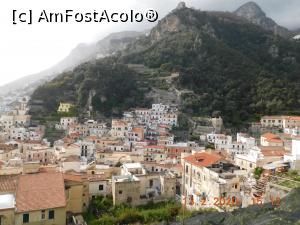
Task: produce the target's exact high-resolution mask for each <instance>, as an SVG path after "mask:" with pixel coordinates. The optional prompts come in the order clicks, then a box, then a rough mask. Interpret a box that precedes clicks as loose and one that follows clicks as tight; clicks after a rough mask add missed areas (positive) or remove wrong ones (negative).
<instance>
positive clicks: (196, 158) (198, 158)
mask: <svg viewBox="0 0 300 225" xmlns="http://www.w3.org/2000/svg"><path fill="white" fill-rule="evenodd" d="M221 159H223V157H222V156H220V155H217V154H210V153H207V152H201V153H196V154H194V155H190V156H187V157H185V158H184V160H185V161H186V162H188V163H190V164H192V165H194V166H198V167H206V166H210V165H212V164H214V163H217V162H218V161H220V160H221Z"/></svg>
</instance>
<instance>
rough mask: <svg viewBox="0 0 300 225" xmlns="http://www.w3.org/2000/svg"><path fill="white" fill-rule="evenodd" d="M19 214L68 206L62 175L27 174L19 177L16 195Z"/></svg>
mask: <svg viewBox="0 0 300 225" xmlns="http://www.w3.org/2000/svg"><path fill="white" fill-rule="evenodd" d="M16 206H17V212H29V211H36V210H42V209H53V208H60V207H65V206H66V196H65V187H64V179H63V175H62V174H61V173H53V172H52V173H38V174H26V175H22V176H20V177H19V182H18V187H17V193H16Z"/></svg>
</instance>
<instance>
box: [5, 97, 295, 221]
mask: <svg viewBox="0 0 300 225" xmlns="http://www.w3.org/2000/svg"><path fill="white" fill-rule="evenodd" d="M28 101H29V98H26V97H23V98H19V99H17V100H16V101H14V102H13V103H12V104H10V106H9V107H10V108H9V109H6V110H5V112H4V113H3V114H2V115H1V117H0V126H1V131H0V139H1V143H0V224H1V225H10V224H57V225H62V224H66V223H67V224H85V222H84V220H83V217H82V215H83V214H84V213H85V212H86V211H87V210H88V209H89V205H90V203H91V201H93V200H94V199H95V198H97V196H112V200H113V204H114V205H116V206H117V205H122V204H126V205H132V206H139V205H144V204H147V203H148V202H150V201H151V202H164V201H170V200H174V201H178V202H180V203H181V204H182V207H184V208H186V209H187V210H199V209H201V208H214V209H216V210H218V211H230V210H233V209H236V208H240V207H247V206H249V205H252V204H262V203H266V202H272V203H274V199H275V198H276V199H277V200H278V199H280V198H282V197H284V196H285V195H286V194H288V193H289V192H290V190H291V189H292V188H293V187H297V186H300V182H299V181H297V180H293V179H292V178H291V177H288V174H293V173H296V174H297V171H299V170H300V131H299V128H300V116H283V115H282V116H263V117H262V118H261V120H260V121H259V122H257V123H253V124H252V125H251V127H250V129H251V128H252V129H255V130H259V131H260V133H261V134H260V135H259V136H258V137H252V136H250V135H249V134H248V133H237V134H228V133H226V130H225V129H224V128H222V126H223V125H222V119H221V118H213V121H218V123H216V122H214V123H213V124H214V125H215V126H214V127H213V131H211V130H209V132H207V133H202V134H201V135H199V138H198V140H195V141H188V140H187V141H185V142H178V141H175V140H176V137H175V136H174V134H173V133H172V130H174V129H175V128H176V127H178V126H179V120H178V118H179V115H180V111H179V109H178V107H177V106H176V105H165V104H162V103H156V104H152V106H151V108H135V109H132V110H130V111H126V112H124V113H123V117H122V118H115V119H112V120H111V123H105V122H100V121H95V120H93V119H86V120H84V121H81V120H80V119H79V118H77V117H64V116H62V117H61V118H60V121H59V122H58V123H57V124H55V129H56V130H60V131H63V134H64V137H63V138H62V139H59V140H55V141H54V142H53V143H50V142H49V141H47V139H46V138H45V126H44V125H36V124H35V125H33V124H32V123H31V116H30V115H29V114H28V110H29V109H28ZM71 107H72V104H70V103H60V105H59V107H58V109H57V110H58V113H61V112H63V113H65V112H68V111H69V110H70V108H71ZM216 124H217V126H216ZM250 129H249V130H250ZM249 133H250V132H249ZM33 196H34V197H33ZM278 201H279V200H278ZM277 203H278V202H277ZM66 221H67V222H66ZM82 221H83V222H82Z"/></svg>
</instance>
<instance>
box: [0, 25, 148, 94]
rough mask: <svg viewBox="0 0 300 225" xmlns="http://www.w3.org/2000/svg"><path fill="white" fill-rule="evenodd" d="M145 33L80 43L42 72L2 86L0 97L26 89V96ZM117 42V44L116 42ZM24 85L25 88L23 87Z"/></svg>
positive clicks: (120, 34)
mask: <svg viewBox="0 0 300 225" xmlns="http://www.w3.org/2000/svg"><path fill="white" fill-rule="evenodd" d="M144 34H145V32H138V31H121V32H114V33H111V34H109V35H107V36H106V37H104V38H102V39H100V40H98V41H96V42H94V43H90V44H86V43H80V44H78V45H77V46H76V47H75V48H74V49H72V50H71V51H70V53H69V54H68V55H67V56H66V57H65V58H64V59H62V60H61V61H59V62H58V63H56V64H55V65H53V66H52V67H50V68H49V69H46V70H43V71H41V72H39V73H36V74H32V75H27V76H24V77H22V78H20V79H17V80H15V81H12V82H10V83H8V84H5V85H2V86H1V89H0V95H6V94H8V93H9V92H13V91H17V90H22V89H28V94H31V92H32V91H33V90H34V89H35V88H37V87H38V86H39V85H41V84H43V83H45V82H46V81H49V80H51V79H53V78H55V77H56V76H57V75H58V74H60V73H63V72H66V71H68V70H72V69H73V68H74V67H76V66H78V65H80V64H81V63H84V62H87V61H90V60H94V59H97V58H101V57H105V56H108V55H110V54H113V53H114V52H116V51H118V50H121V49H123V48H124V46H123V42H122V41H123V39H125V40H124V42H125V43H127V42H128V41H129V40H130V39H134V38H137V37H139V36H142V35H144ZM116 40H118V43H117V42H116ZM24 85H25V86H24Z"/></svg>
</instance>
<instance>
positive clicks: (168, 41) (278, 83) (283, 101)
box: [123, 8, 300, 126]
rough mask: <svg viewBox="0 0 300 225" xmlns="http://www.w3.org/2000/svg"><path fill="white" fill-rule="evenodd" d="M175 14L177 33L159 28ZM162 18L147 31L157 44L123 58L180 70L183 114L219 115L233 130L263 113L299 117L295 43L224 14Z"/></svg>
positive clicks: (299, 52) (186, 12)
mask: <svg viewBox="0 0 300 225" xmlns="http://www.w3.org/2000/svg"><path fill="white" fill-rule="evenodd" d="M174 15H175V16H176V18H178V20H179V21H180V23H179V25H177V30H178V31H176V32H169V31H168V30H167V29H166V28H164V26H165V24H166V23H167V22H168V23H170V24H172V22H170V21H172V20H175V19H174ZM167 18H168V19H165V20H166V21H162V22H161V23H160V24H159V25H158V27H156V28H154V30H153V31H152V36H158V37H159V38H158V40H157V41H155V42H153V40H152V41H151V35H150V37H146V38H145V39H144V40H139V43H138V44H139V45H143V44H146V43H148V45H146V48H145V49H144V50H143V51H138V52H136V51H135V52H134V53H130V51H132V49H134V46H129V49H128V52H129V54H128V55H125V56H124V57H123V60H124V61H125V62H132V63H142V64H145V65H147V66H150V67H154V68H155V67H161V66H166V65H167V66H168V67H169V68H171V70H172V69H173V70H180V71H181V76H180V78H179V80H178V83H177V87H178V88H179V89H180V88H181V89H190V90H192V91H193V93H188V94H185V95H183V96H182V99H183V105H182V109H183V111H184V112H187V113H191V114H193V115H212V114H213V113H215V112H218V113H219V114H221V115H222V116H223V117H224V119H225V122H227V123H228V122H229V123H230V124H231V125H233V126H238V125H241V124H242V123H243V122H248V121H250V120H255V119H257V118H258V117H259V116H260V115H262V114H279V113H291V114H293V113H299V107H300V101H299V97H300V85H299V84H300V76H299V73H300V64H299V63H300V45H299V43H296V42H295V41H292V40H285V39H282V38H280V37H277V36H274V35H273V34H272V33H269V32H267V31H265V30H263V29H261V28H260V27H258V26H255V25H252V24H249V23H247V22H245V21H243V20H242V19H239V18H237V17H235V16H233V15H231V14H228V13H206V12H200V11H197V10H193V9H188V8H186V9H182V10H177V11H175V12H173V13H172V14H171V15H169V16H168V17H167ZM157 33H159V35H157ZM149 39H150V40H149ZM147 40H148V41H147ZM149 43H152V44H151V45H149Z"/></svg>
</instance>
